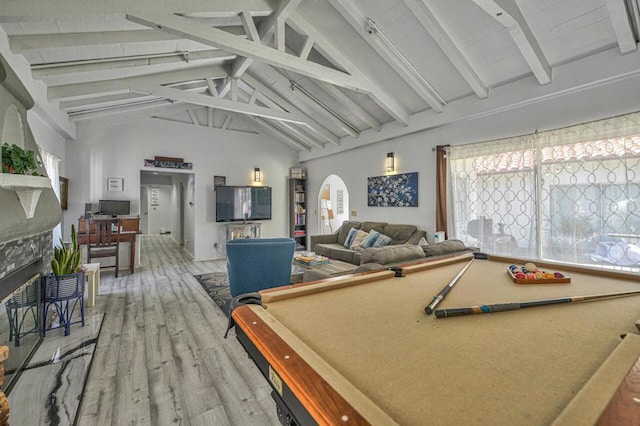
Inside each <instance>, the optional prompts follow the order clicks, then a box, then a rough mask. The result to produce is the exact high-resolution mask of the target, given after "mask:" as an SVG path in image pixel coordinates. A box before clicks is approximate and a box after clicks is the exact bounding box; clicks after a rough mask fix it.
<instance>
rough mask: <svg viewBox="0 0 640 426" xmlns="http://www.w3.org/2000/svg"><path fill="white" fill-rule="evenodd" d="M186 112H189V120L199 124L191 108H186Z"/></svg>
mask: <svg viewBox="0 0 640 426" xmlns="http://www.w3.org/2000/svg"><path fill="white" fill-rule="evenodd" d="M187 113H189V118H191V121H192V122H193V124H194V125H196V126H199V125H200V123H198V117H196V113H195V112H193V110H192V109H191V108H189V109H188V110H187Z"/></svg>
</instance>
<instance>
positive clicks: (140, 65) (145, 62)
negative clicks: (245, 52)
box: [31, 49, 236, 81]
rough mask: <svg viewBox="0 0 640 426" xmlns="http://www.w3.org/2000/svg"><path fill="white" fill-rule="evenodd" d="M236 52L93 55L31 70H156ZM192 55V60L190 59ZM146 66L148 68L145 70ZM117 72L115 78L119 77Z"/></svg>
mask: <svg viewBox="0 0 640 426" xmlns="http://www.w3.org/2000/svg"><path fill="white" fill-rule="evenodd" d="M235 57H236V55H232V54H229V53H227V52H224V51H222V50H214V49H212V50H203V51H199V52H190V53H187V52H174V53H170V54H157V55H142V56H123V57H114V58H101V59H92V60H88V61H73V62H63V63H52V64H45V65H32V66H31V74H32V76H33V78H35V79H46V78H47V77H52V76H60V75H64V74H80V73H92V74H95V73H97V72H116V71H126V72H130V71H131V70H130V69H131V68H137V69H138V70H140V71H141V72H144V73H153V72H154V69H155V68H158V67H159V66H161V65H170V64H186V63H187V62H188V63H190V64H191V65H190V66H194V67H195V66H197V64H196V62H198V61H205V60H207V61H225V60H231V59H234V58H235ZM187 59H188V60H187ZM142 70H144V71H142ZM156 72H157V70H156ZM118 77H119V75H114V76H113V77H112V78H118ZM104 79H107V78H105V77H104V76H100V77H94V78H93V80H94V81H95V80H104Z"/></svg>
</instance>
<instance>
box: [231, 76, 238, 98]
mask: <svg viewBox="0 0 640 426" xmlns="http://www.w3.org/2000/svg"><path fill="white" fill-rule="evenodd" d="M231 100H232V101H233V102H237V101H238V79H237V78H234V77H231Z"/></svg>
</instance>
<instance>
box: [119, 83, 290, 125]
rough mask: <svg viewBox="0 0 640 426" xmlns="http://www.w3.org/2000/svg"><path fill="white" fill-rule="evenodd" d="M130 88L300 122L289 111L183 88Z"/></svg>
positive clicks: (180, 99)
mask: <svg viewBox="0 0 640 426" xmlns="http://www.w3.org/2000/svg"><path fill="white" fill-rule="evenodd" d="M131 90H132V91H134V92H138V93H144V94H148V95H152V96H158V97H162V98H166V99H171V100H173V101H178V102H186V103H190V104H194V105H201V106H207V107H211V108H216V109H220V110H224V111H231V112H236V113H240V114H246V115H252V116H258V117H264V118H269V119H272V120H279V121H289V122H292V123H300V122H299V121H298V120H296V119H295V118H293V117H292V116H291V114H290V113H287V112H280V111H274V110H272V109H269V108H264V107H260V106H257V105H248V104H244V103H240V102H234V101H230V100H227V99H222V98H220V97H213V96H209V95H203V94H199V93H193V92H186V91H184V90H179V89H174V88H171V87H162V86H159V85H147V84H144V83H142V84H138V85H135V86H131Z"/></svg>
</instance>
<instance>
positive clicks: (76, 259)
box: [51, 225, 82, 275]
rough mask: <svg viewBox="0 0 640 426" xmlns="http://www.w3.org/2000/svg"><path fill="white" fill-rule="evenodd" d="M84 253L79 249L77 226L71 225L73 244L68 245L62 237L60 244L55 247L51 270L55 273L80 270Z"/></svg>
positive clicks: (64, 273) (69, 272)
mask: <svg viewBox="0 0 640 426" xmlns="http://www.w3.org/2000/svg"><path fill="white" fill-rule="evenodd" d="M81 262H82V255H81V253H80V250H79V249H78V240H77V236H76V227H75V226H74V225H71V244H69V245H67V244H65V243H64V241H63V240H62V238H60V245H59V246H57V247H54V249H53V259H51V270H52V271H53V273H54V275H67V274H73V273H74V272H78V271H79V270H80V263H81Z"/></svg>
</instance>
